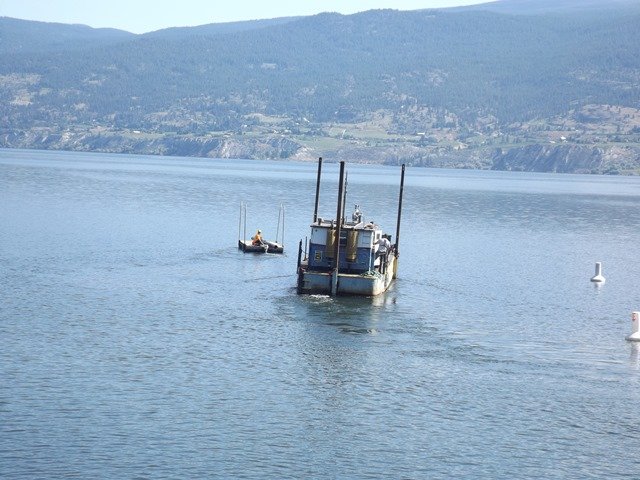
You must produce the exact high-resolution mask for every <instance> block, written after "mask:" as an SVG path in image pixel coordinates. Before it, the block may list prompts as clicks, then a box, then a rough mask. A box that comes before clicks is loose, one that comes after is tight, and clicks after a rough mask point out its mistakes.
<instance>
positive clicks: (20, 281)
mask: <svg viewBox="0 0 640 480" xmlns="http://www.w3.org/2000/svg"><path fill="white" fill-rule="evenodd" d="M337 171H338V169H337V166H336V165H332V164H325V165H324V166H323V184H322V187H323V188H322V192H321V195H320V211H319V213H320V216H323V217H326V218H333V217H334V216H335V210H336V195H337V192H336V186H337ZM399 175H400V170H399V168H398V167H388V166H386V167H381V166H357V165H348V193H347V204H348V210H350V209H351V208H352V206H353V204H355V203H357V204H359V205H360V206H361V209H362V210H363V211H364V214H365V219H367V220H374V221H376V222H377V223H380V224H382V225H383V226H384V227H386V228H387V229H388V230H389V231H391V232H392V233H394V234H395V227H396V217H397V200H398V192H399ZM315 182H316V166H315V164H305V163H294V162H273V161H238V160H214V159H193V158H163V157H146V156H128V155H106V154H85V153H66V152H39V151H27V150H0V199H1V201H0V385H1V388H0V477H2V478H11V479H34V478H150V479H165V478H166V479H170V478H175V479H182V478H247V479H249V478H250V479H282V478H323V479H324V478H336V479H337V478H340V479H342V478H398V479H401V478H406V479H409V478H411V479H413V478H429V479H434V478H474V479H482V478H487V479H495V478H505V479H507V478H508V479H511V478H562V479H572V478H575V479H583V478H637V477H638V476H640V457H639V456H638V455H637V452H638V448H639V445H640V433H639V431H638V426H637V425H638V417H637V413H636V412H637V408H638V405H640V360H639V358H640V354H639V350H638V348H637V346H636V345H634V344H631V343H629V342H626V341H625V336H626V335H628V334H629V333H631V321H630V315H631V312H632V311H634V310H640V289H639V288H638V287H639V281H638V279H640V242H639V241H638V240H639V238H640V178H634V177H603V176H582V175H556V174H532V173H511V172H481V171H467V170H464V171H456V170H434V169H418V168H408V169H407V176H406V183H405V190H404V202H403V203H404V209H403V213H402V226H401V234H400V246H399V247H400V263H399V278H398V280H397V282H396V283H395V284H394V286H393V287H392V288H391V290H390V291H389V292H387V293H386V294H384V295H382V296H379V297H376V298H373V299H372V298H364V299H363V298H337V299H333V298H329V297H325V296H298V295H296V293H295V269H296V261H297V253H298V242H299V241H300V240H301V239H304V238H305V236H307V235H308V233H309V222H310V221H311V219H312V214H313V202H314V193H315ZM241 202H246V203H247V212H248V215H247V226H246V230H247V231H246V236H250V235H252V234H253V231H254V230H255V229H257V228H261V229H262V230H263V232H264V234H265V236H266V237H267V238H271V239H273V238H274V236H275V235H276V229H277V226H278V211H279V208H280V205H281V204H282V205H284V207H285V210H286V214H285V235H284V242H285V254H284V255H253V254H251V255H249V254H246V255H245V254H242V253H241V252H239V251H238V250H237V247H236V245H237V240H238V238H239V236H245V226H244V225H243V224H240V222H239V212H240V203H241ZM595 262H602V265H603V274H604V276H605V277H606V279H607V281H606V283H605V284H604V285H596V284H593V283H592V282H590V281H589V280H590V277H591V276H593V275H594V266H595Z"/></svg>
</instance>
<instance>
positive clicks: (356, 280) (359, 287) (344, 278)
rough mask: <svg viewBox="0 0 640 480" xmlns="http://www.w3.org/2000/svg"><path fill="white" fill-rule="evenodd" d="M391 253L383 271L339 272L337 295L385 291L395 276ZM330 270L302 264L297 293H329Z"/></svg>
mask: <svg viewBox="0 0 640 480" xmlns="http://www.w3.org/2000/svg"><path fill="white" fill-rule="evenodd" d="M395 261H396V258H395V256H394V255H393V254H391V255H389V256H388V261H387V265H386V269H385V272H384V273H380V272H379V271H369V272H366V273H362V274H354V273H343V272H341V273H339V274H338V282H337V288H336V294H337V295H361V296H369V297H371V296H375V295H380V294H381V293H383V292H385V291H386V290H387V289H388V288H389V286H390V285H391V283H392V282H393V279H394V278H395V274H394V272H395ZM333 276H334V273H332V272H319V271H310V270H308V269H307V267H306V266H305V265H304V264H303V265H301V266H300V270H299V272H298V293H302V294H319V295H331V293H332V292H331V288H332V285H333Z"/></svg>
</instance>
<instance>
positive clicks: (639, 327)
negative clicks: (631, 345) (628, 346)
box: [627, 312, 640, 342]
mask: <svg viewBox="0 0 640 480" xmlns="http://www.w3.org/2000/svg"><path fill="white" fill-rule="evenodd" d="M627 340H629V341H630V342H640V312H631V335H629V336H628V337H627Z"/></svg>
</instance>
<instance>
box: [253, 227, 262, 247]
mask: <svg viewBox="0 0 640 480" xmlns="http://www.w3.org/2000/svg"><path fill="white" fill-rule="evenodd" d="M251 240H253V242H252V243H253V245H264V242H263V241H262V230H258V231H257V232H256V234H255V235H254V236H253V237H251Z"/></svg>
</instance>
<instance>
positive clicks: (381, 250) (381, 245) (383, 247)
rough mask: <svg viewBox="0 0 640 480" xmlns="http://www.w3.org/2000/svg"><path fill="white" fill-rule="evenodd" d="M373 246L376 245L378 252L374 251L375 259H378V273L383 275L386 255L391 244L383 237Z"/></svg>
mask: <svg viewBox="0 0 640 480" xmlns="http://www.w3.org/2000/svg"><path fill="white" fill-rule="evenodd" d="M375 244H376V245H378V250H376V257H377V258H380V273H384V271H385V269H386V265H387V255H388V253H389V249H390V248H391V242H390V241H389V239H388V238H387V236H386V235H383V236H382V237H380V238H379V239H378V240H377V241H376V243H375Z"/></svg>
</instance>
